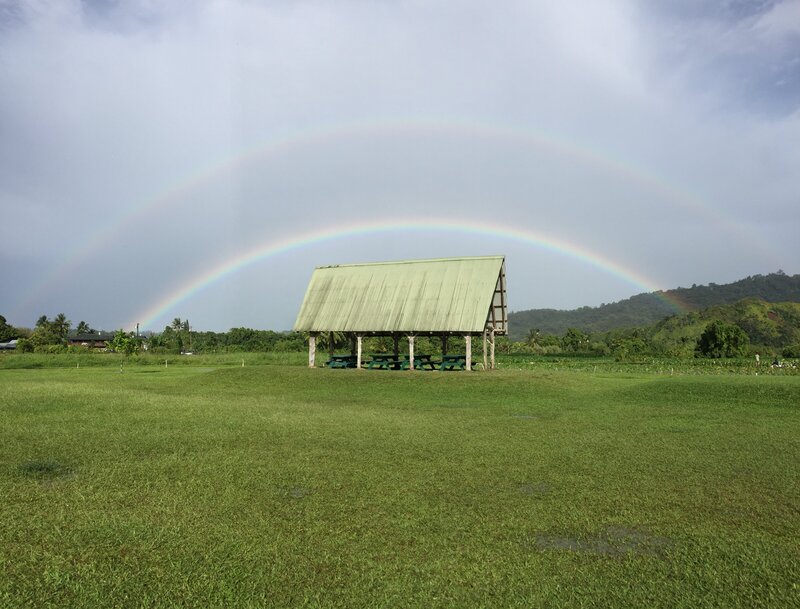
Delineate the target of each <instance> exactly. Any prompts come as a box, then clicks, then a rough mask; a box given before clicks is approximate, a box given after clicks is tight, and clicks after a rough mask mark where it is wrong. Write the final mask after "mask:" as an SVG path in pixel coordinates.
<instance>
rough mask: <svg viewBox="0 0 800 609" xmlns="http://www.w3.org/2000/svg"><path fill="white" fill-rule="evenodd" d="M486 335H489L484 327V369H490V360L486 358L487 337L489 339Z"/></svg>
mask: <svg viewBox="0 0 800 609" xmlns="http://www.w3.org/2000/svg"><path fill="white" fill-rule="evenodd" d="M486 335H487V331H486V329H485V328H484V330H483V369H484V370H488V369H489V362H488V361H487V360H486V339H487V336H486Z"/></svg>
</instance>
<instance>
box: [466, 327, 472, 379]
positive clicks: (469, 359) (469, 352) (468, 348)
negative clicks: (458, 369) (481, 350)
mask: <svg viewBox="0 0 800 609" xmlns="http://www.w3.org/2000/svg"><path fill="white" fill-rule="evenodd" d="M464 342H465V343H466V353H465V355H466V356H467V364H466V369H467V370H472V334H467V335H466V336H465V337H464Z"/></svg>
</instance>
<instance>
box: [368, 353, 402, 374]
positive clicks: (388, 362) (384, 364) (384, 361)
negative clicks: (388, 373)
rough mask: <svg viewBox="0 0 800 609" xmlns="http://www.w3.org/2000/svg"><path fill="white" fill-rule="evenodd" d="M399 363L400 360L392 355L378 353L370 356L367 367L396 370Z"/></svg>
mask: <svg viewBox="0 0 800 609" xmlns="http://www.w3.org/2000/svg"><path fill="white" fill-rule="evenodd" d="M401 363H402V360H399V359H397V358H396V357H395V356H394V355H387V354H384V353H378V354H376V355H373V356H372V359H371V360H370V361H369V363H368V364H367V368H369V369H370V370H375V369H377V370H398V369H399V368H400V365H401Z"/></svg>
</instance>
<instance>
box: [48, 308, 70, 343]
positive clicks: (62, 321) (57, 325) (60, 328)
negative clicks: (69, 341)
mask: <svg viewBox="0 0 800 609" xmlns="http://www.w3.org/2000/svg"><path fill="white" fill-rule="evenodd" d="M71 326H72V322H71V321H70V320H68V319H67V316H66V315H64V314H63V313H59V314H58V315H56V316H55V319H53V332H54V333H55V334H56V335H58V336H60V337H61V338H66V337H67V334H69V329H70V327H71Z"/></svg>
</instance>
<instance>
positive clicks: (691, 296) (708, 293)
mask: <svg viewBox="0 0 800 609" xmlns="http://www.w3.org/2000/svg"><path fill="white" fill-rule="evenodd" d="M665 297H666V298H665ZM744 298H760V299H762V300H765V301H767V302H800V275H787V274H785V273H784V272H783V271H778V272H777V273H770V274H769V275H753V276H751V277H747V278H746V279H741V280H740V281H736V282H734V283H728V284H723V285H718V284H716V283H709V284H708V285H693V286H692V287H690V288H675V289H674V290H666V291H665V292H651V293H649V294H637V295H636V296H632V297H631V298H628V299H626V300H621V301H619V302H614V303H611V304H604V305H601V306H599V307H581V308H580V309H574V310H571V311H560V310H556V309H531V310H528V311H516V312H512V313H510V314H509V316H508V317H509V320H508V321H509V330H510V334H511V339H512V340H525V339H526V338H527V336H528V333H529V332H530V330H531V329H537V330H539V332H540V333H542V334H557V335H559V336H560V335H562V334H564V333H565V332H566V331H567V328H579V329H581V330H583V331H585V332H607V331H608V330H616V329H618V328H635V327H642V326H649V325H652V324H655V323H657V322H659V321H661V320H662V319H664V318H665V317H667V316H669V315H673V314H674V313H676V312H682V311H677V310H676V308H675V307H674V306H672V305H670V304H669V302H670V301H678V302H681V303H682V304H683V306H684V311H683V312H685V311H699V310H701V309H704V308H706V307H711V306H715V305H723V304H733V303H735V302H738V301H740V300H742V299H744Z"/></svg>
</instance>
